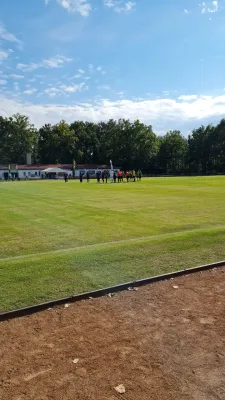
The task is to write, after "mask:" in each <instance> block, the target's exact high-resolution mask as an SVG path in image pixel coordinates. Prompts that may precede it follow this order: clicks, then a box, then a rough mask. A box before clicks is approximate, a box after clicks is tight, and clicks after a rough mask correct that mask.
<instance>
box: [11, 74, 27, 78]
mask: <svg viewBox="0 0 225 400" xmlns="http://www.w3.org/2000/svg"><path fill="white" fill-rule="evenodd" d="M10 78H12V79H24V76H23V75H16V74H11V75H10Z"/></svg>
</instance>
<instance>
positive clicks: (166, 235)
mask: <svg viewBox="0 0 225 400" xmlns="http://www.w3.org/2000/svg"><path fill="white" fill-rule="evenodd" d="M224 229H225V225H218V226H214V227H211V228H197V229H190V230H186V231H177V232H168V233H159V234H157V235H151V236H141V237H136V238H129V239H122V240H114V241H111V242H103V243H94V244H87V245H84V246H76V247H68V248H66V249H59V250H49V251H44V252H40V253H31V254H23V255H21V256H11V257H5V258H0V262H4V261H14V260H25V259H29V258H36V257H41V256H46V255H50V254H63V253H70V252H72V251H78V250H87V249H97V248H99V247H105V246H114V245H119V244H125V243H131V242H144V241H145V240H151V239H152V240H154V239H160V238H169V237H170V236H182V235H185V234H190V233H198V232H211V231H217V230H224Z"/></svg>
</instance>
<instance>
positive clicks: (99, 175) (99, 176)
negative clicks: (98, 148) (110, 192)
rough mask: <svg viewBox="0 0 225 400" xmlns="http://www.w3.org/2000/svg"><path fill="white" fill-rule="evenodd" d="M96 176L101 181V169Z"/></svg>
mask: <svg viewBox="0 0 225 400" xmlns="http://www.w3.org/2000/svg"><path fill="white" fill-rule="evenodd" d="M96 177H97V182H98V183H100V179H101V172H100V171H97V172H96Z"/></svg>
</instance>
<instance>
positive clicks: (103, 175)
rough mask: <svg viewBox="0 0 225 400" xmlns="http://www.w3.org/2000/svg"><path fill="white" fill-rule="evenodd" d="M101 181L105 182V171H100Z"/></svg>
mask: <svg viewBox="0 0 225 400" xmlns="http://www.w3.org/2000/svg"><path fill="white" fill-rule="evenodd" d="M102 182H103V183H105V171H102Z"/></svg>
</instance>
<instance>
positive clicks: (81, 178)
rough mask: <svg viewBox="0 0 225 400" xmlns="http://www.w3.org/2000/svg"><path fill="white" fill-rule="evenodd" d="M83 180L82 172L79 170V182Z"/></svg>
mask: <svg viewBox="0 0 225 400" xmlns="http://www.w3.org/2000/svg"><path fill="white" fill-rule="evenodd" d="M82 182H83V174H82V172H81V171H80V183H82Z"/></svg>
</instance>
